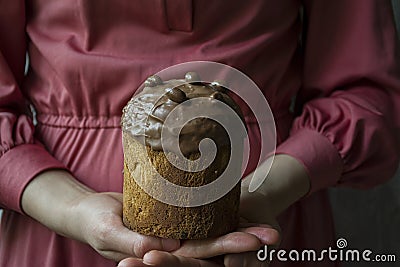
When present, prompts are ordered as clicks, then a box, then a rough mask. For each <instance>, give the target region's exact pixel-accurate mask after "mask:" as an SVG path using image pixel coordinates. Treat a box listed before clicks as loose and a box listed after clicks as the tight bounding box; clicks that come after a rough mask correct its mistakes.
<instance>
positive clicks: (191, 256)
mask: <svg viewBox="0 0 400 267" xmlns="http://www.w3.org/2000/svg"><path fill="white" fill-rule="evenodd" d="M243 226H244V227H242V228H239V229H237V231H236V232H232V233H229V234H226V235H223V236H221V237H217V238H209V239H205V240H187V241H184V242H182V245H181V247H180V248H179V249H178V250H176V251H174V252H172V253H169V252H163V251H157V250H153V251H150V252H148V253H146V254H145V255H144V258H143V260H141V259H137V258H128V259H124V260H122V261H121V262H120V263H119V265H118V266H119V267H143V266H157V267H170V266H176V267H193V266H201V267H222V266H226V267H228V266H229V267H234V266H263V265H254V263H260V262H259V261H258V260H257V257H256V253H255V251H257V250H259V249H260V247H261V246H262V245H264V244H268V245H272V244H276V243H277V242H278V241H279V234H278V231H277V230H275V229H273V228H271V227H270V226H269V225H256V224H254V225H250V224H248V223H246V224H245V225H243ZM242 258H243V260H245V261H246V262H247V265H243V264H239V265H238V263H237V262H238V261H240V260H241V259H242Z"/></svg>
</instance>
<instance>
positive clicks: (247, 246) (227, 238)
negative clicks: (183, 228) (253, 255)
mask: <svg viewBox="0 0 400 267" xmlns="http://www.w3.org/2000/svg"><path fill="white" fill-rule="evenodd" d="M260 246H261V242H260V240H259V239H258V238H257V237H256V236H255V235H253V234H249V233H244V232H233V233H229V234H227V235H224V236H221V237H217V238H209V239H204V240H187V241H184V242H183V244H182V246H181V247H180V248H179V249H177V250H176V251H174V252H173V254H174V255H178V256H184V257H191V258H199V259H201V258H211V257H215V256H218V255H222V254H228V253H240V252H246V251H254V250H258V248H259V247H260Z"/></svg>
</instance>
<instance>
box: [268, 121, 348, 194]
mask: <svg viewBox="0 0 400 267" xmlns="http://www.w3.org/2000/svg"><path fill="white" fill-rule="evenodd" d="M275 154H287V155H289V156H292V157H294V158H296V159H297V160H298V161H299V162H301V163H302V164H303V165H304V167H305V169H306V171H307V172H308V175H309V177H310V183H311V187H310V192H309V194H311V193H313V192H315V191H318V190H320V189H323V188H327V187H329V186H333V185H336V184H337V182H338V180H339V179H340V176H341V175H342V171H343V161H342V158H341V157H340V155H339V152H338V150H337V149H336V148H335V146H334V145H333V144H332V143H331V142H330V141H329V139H328V138H327V137H325V136H323V135H322V134H320V133H318V132H316V131H314V130H310V129H300V130H298V131H296V132H295V133H294V134H292V135H291V136H290V137H289V138H288V139H287V140H285V141H284V142H283V143H282V144H280V145H279V146H278V147H277V149H276V153H275Z"/></svg>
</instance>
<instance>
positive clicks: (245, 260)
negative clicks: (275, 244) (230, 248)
mask: <svg viewBox="0 0 400 267" xmlns="http://www.w3.org/2000/svg"><path fill="white" fill-rule="evenodd" d="M224 266H225V267H267V266H268V263H267V262H262V261H260V260H258V259H257V254H256V252H246V253H239V254H228V255H225V258H224Z"/></svg>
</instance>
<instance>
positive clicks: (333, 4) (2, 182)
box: [0, 0, 400, 267]
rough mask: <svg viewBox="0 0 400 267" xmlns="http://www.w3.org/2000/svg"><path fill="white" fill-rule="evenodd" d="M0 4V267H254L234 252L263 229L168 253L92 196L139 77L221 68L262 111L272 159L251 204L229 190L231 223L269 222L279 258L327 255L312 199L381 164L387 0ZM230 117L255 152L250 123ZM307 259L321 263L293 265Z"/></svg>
mask: <svg viewBox="0 0 400 267" xmlns="http://www.w3.org/2000/svg"><path fill="white" fill-rule="evenodd" d="M0 3H1V7H2V8H1V10H0V36H1V41H0V49H1V50H0V51H1V57H0V69H1V72H0V73H1V74H0V107H1V113H0V128H1V152H2V153H1V155H2V156H1V157H0V171H1V174H0V204H1V206H3V207H4V208H5V212H4V214H3V219H2V223H1V236H0V238H1V242H0V265H1V266H19V267H22V266H46V267H47V266H88V265H92V266H115V263H114V261H119V260H121V259H124V260H123V261H121V262H120V266H148V264H150V263H151V264H152V265H153V266H196V264H203V265H201V266H221V265H222V264H223V263H216V262H215V261H211V260H207V258H211V257H213V256H217V255H225V254H227V255H226V256H225V261H224V262H225V263H224V264H225V266H234V264H236V265H237V264H239V266H246V264H247V266H256V265H255V264H259V263H258V262H257V261H256V259H255V253H249V252H248V251H255V250H257V249H258V247H259V246H261V245H262V244H273V243H276V241H277V240H276V233H274V231H273V230H271V229H269V228H268V227H265V226H262V225H261V226H259V227H256V228H254V227H250V228H246V229H244V230H241V231H242V232H237V233H234V234H233V236H232V235H228V236H225V237H222V238H221V239H217V240H213V242H214V243H213V242H211V243H207V241H204V242H200V243H196V242H188V243H184V244H182V246H181V247H180V248H179V249H178V247H179V246H180V244H179V242H178V241H176V240H165V239H164V240H163V239H157V238H150V237H144V236H141V235H138V234H136V233H133V232H131V231H129V230H127V229H126V228H124V227H123V226H122V224H121V220H120V208H121V202H120V197H121V195H120V194H119V193H96V192H121V187H122V186H121V184H122V174H121V170H122V162H123V161H122V149H121V140H120V138H121V137H120V136H121V132H120V127H119V125H120V121H119V119H120V115H121V110H122V107H123V106H124V105H125V103H126V102H127V101H128V99H129V98H130V96H131V95H132V93H133V91H134V90H135V89H136V88H137V87H138V85H140V84H141V83H142V82H143V81H144V80H145V78H146V77H147V76H149V75H150V74H153V73H156V72H158V71H160V70H162V69H163V68H165V67H168V66H170V65H173V64H176V63H180V62H186V61H192V60H211V61H218V62H222V63H225V64H228V65H231V66H233V67H235V68H238V69H239V70H241V71H243V72H244V73H245V74H247V75H248V76H249V77H250V78H252V79H253V80H254V81H255V82H256V83H257V84H258V85H259V87H260V88H261V90H262V91H263V93H264V95H265V96H266V98H267V100H268V101H269V103H270V105H271V108H272V111H273V113H274V116H275V119H276V125H277V132H278V147H277V154H278V156H277V157H276V162H275V164H274V165H273V167H272V170H271V172H270V173H269V175H268V179H266V181H265V182H264V184H263V185H262V186H261V187H260V188H259V189H258V191H257V192H256V193H255V194H249V193H248V192H247V191H246V190H243V192H244V193H243V195H242V202H241V213H242V215H243V217H244V218H245V219H247V220H248V221H250V222H252V223H269V224H272V223H273V222H274V221H275V219H276V218H278V219H279V223H280V225H281V228H282V236H281V239H282V240H281V247H282V248H286V249H301V248H314V249H316V250H320V249H324V248H327V247H329V246H333V245H334V244H335V242H334V241H335V240H334V232H333V224H332V217H331V213H330V207H329V203H328V199H327V195H326V191H325V190H324V189H325V188H327V187H329V186H335V185H345V186H356V187H361V188H367V187H370V186H373V185H375V184H378V183H381V182H383V181H385V180H386V179H388V178H390V177H391V175H392V174H393V173H394V171H395V169H396V167H397V163H398V157H399V150H398V139H397V137H396V134H397V132H396V131H397V130H398V127H399V122H400V119H399V117H398V114H400V111H399V107H400V105H399V103H400V98H399V96H400V91H399V90H400V80H399V75H398V74H399V69H400V68H399V63H398V52H399V50H398V48H397V47H396V44H395V43H396V34H395V28H394V23H393V16H392V10H391V6H390V1H379V0H353V1H348V0H339V1H317V0H314V1H312V0H308V1H307V0H304V1H293V0H282V1H272V0H268V1H265V0H252V1H250V2H249V1H247V2H245V1H229V3H228V2H227V1H206V0H192V1H188V0H173V1H172V0H165V1H160V0H136V1H123V0H116V1H113V2H112V4H111V3H110V2H109V1H104V0H98V1H89V0H78V1H74V2H69V1H61V0H54V1H41V0H31V1H20V0H15V1H1V2H0ZM302 8H304V14H305V16H306V17H307V20H306V21H307V24H306V27H304V28H302V24H301V20H300V10H301V9H302ZM302 33H304V34H302ZM300 36H303V38H304V39H303V40H302V42H300V41H299V38H300ZM302 44H303V45H302ZM26 50H28V52H29V57H30V68H29V71H28V73H27V75H26V77H24V71H23V70H24V62H25V51H26ZM296 95H297V101H296V110H298V113H292V112H290V105H291V100H292V99H293V98H294V96H296ZM27 101H28V103H30V104H32V106H34V107H35V109H36V111H37V121H38V124H37V126H36V127H34V126H33V125H32V122H31V118H30V116H29V115H27V114H28V112H27V107H28V105H27ZM244 113H245V116H246V121H247V123H248V128H249V137H250V142H251V145H252V148H253V149H254V150H253V151H257V142H258V140H259V135H258V132H257V127H256V126H255V124H254V123H252V119H251V116H250V115H249V112H248V111H246V110H245V109H244ZM257 152H259V151H257ZM252 162H253V165H252V166H253V168H254V166H255V164H254V162H255V159H254V158H253V159H252ZM250 170H251V169H249V171H250ZM243 184H244V187H246V184H248V181H247V180H246V179H245V181H244V183H243ZM260 207H263V210H262V211H263V212H260ZM278 216H279V217H278ZM224 240H225V241H224ZM235 240H236V241H238V240H239V241H240V242H234V241H235ZM226 241H228V242H226ZM213 244H217V246H213ZM221 245H225V247H223V246H221ZM196 248H197V249H196ZM199 248H200V249H199ZM176 249H178V250H176ZM151 250H153V251H151ZM168 251H170V252H171V251H174V252H172V253H168ZM142 257H144V261H142V260H140V258H142ZM200 258H204V259H200ZM109 259H111V260H109ZM146 263H147V264H146ZM313 264H314V266H315V264H318V266H335V263H334V262H329V261H326V262H325V263H321V262H318V263H313V262H301V264H300V265H299V266H313ZM323 264H324V265H323ZM272 266H296V265H295V263H293V262H279V261H276V260H275V261H274V262H273V263H272Z"/></svg>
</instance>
